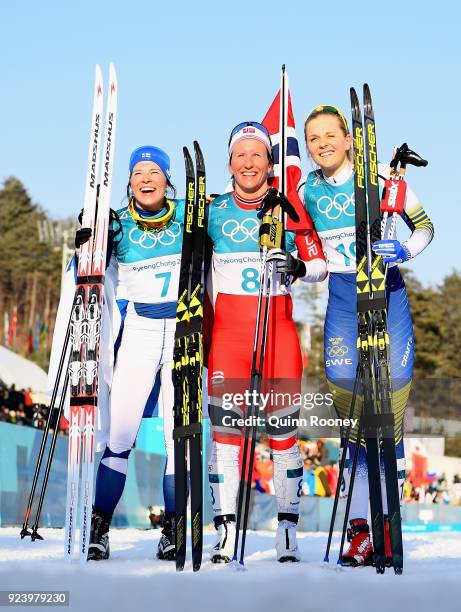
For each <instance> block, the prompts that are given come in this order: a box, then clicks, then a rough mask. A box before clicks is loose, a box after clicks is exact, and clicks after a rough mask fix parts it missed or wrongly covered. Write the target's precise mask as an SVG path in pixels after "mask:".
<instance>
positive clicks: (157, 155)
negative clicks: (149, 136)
mask: <svg viewBox="0 0 461 612" xmlns="http://www.w3.org/2000/svg"><path fill="white" fill-rule="evenodd" d="M144 161H146V162H154V163H155V164H157V166H158V167H159V168H160V169H161V171H162V172H163V174H164V175H165V176H166V178H167V179H168V180H169V179H170V177H171V172H170V158H169V157H168V155H167V154H166V153H165V151H162V149H159V148H158V147H151V146H149V145H147V146H144V147H138V148H137V149H135V150H134V151H133V153H132V154H131V157H130V166H129V168H130V176H131V175H132V173H133V168H134V167H135V166H136V164H137V163H139V162H144Z"/></svg>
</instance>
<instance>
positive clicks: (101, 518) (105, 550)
mask: <svg viewBox="0 0 461 612" xmlns="http://www.w3.org/2000/svg"><path fill="white" fill-rule="evenodd" d="M111 519H112V517H111V516H109V515H107V514H104V513H103V512H97V511H96V510H93V514H92V515H91V534H90V544H89V546H88V557H87V560H88V561H101V560H102V559H108V558H109V554H110V549H109V526H110V521H111Z"/></svg>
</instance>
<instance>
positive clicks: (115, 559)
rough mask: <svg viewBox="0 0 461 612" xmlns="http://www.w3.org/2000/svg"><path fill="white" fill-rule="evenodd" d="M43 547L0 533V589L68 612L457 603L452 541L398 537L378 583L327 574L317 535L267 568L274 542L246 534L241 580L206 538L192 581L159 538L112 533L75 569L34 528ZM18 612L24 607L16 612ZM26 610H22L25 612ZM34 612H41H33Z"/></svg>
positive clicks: (353, 574) (454, 606)
mask: <svg viewBox="0 0 461 612" xmlns="http://www.w3.org/2000/svg"><path fill="white" fill-rule="evenodd" d="M40 533H41V534H42V535H43V536H44V538H45V540H44V541H43V542H40V541H36V542H31V541H30V540H29V539H27V540H22V541H21V540H20V538H19V528H2V529H0V589H1V590H38V589H40V590H61V589H62V590H68V591H70V608H69V609H70V610H82V611H85V612H93V611H97V612H103V611H106V610H107V611H108V612H119V611H120V612H121V611H125V610H127V611H128V610H135V611H136V612H142V611H144V610H146V611H147V610H152V611H158V612H160V611H161V612H170V611H174V612H176V610H178V612H195V611H201V612H202V611H203V612H205V611H208V610H212V611H213V610H215V611H216V612H218V611H219V612H227V611H229V612H231V611H232V612H246V611H248V612H256V611H257V610H264V611H265V612H272V611H277V612H279V611H284V610H286V611H287V612H298V611H299V612H310V611H313V612H314V611H315V612H327V611H328V612H329V611H332V612H349V611H351V612H372V611H373V612H375V611H383V612H384V611H385V612H387V611H389V612H396V611H397V610H413V609H417V610H418V612H426V611H427V612H434V610H444V612H450V611H452V610H453V611H455V610H459V609H460V602H461V533H450V534H447V533H440V534H439V533H437V534H406V535H405V536H404V545H405V569H404V575H403V576H395V575H394V572H393V571H392V570H390V571H389V570H388V571H386V573H385V574H384V575H383V576H378V575H377V574H376V572H375V570H374V569H373V568H371V567H367V568H360V569H343V570H340V571H337V570H336V569H335V565H336V557H337V551H338V546H339V542H338V537H335V542H334V546H333V549H332V554H331V564H330V565H331V567H325V566H324V565H323V564H322V563H321V560H322V559H323V554H324V548H325V542H326V536H325V534H323V533H305V534H300V535H299V536H298V539H299V546H300V549H301V552H302V555H303V560H302V562H301V563H297V564H279V563H277V562H276V560H275V550H274V534H273V533H269V532H258V533H256V532H250V534H249V537H248V539H247V554H246V567H247V571H245V572H237V571H235V570H232V569H231V568H230V567H228V566H222V565H220V566H216V565H212V564H211V563H210V562H209V561H208V558H209V551H210V548H211V545H212V543H213V542H214V539H215V536H214V534H211V533H209V534H206V536H205V545H204V562H203V565H202V569H201V570H200V572H198V573H195V574H194V573H193V572H192V570H191V569H190V563H188V565H187V566H186V570H185V571H184V572H183V573H181V574H178V573H176V572H175V568H174V563H169V562H164V561H163V562H162V561H157V560H155V559H154V550H155V549H156V545H157V540H158V538H159V537H160V530H150V531H141V530H136V529H113V530H111V533H110V543H111V558H110V559H109V561H101V562H99V563H95V562H93V563H89V564H87V565H85V566H80V565H79V563H78V561H75V562H74V563H73V564H72V565H68V566H67V565H65V564H64V561H63V539H64V532H63V530H60V529H43V530H42V531H41V532H40ZM21 609H22V608H21ZM24 609H25V608H24ZM29 609H30V608H29ZM41 609H43V608H41Z"/></svg>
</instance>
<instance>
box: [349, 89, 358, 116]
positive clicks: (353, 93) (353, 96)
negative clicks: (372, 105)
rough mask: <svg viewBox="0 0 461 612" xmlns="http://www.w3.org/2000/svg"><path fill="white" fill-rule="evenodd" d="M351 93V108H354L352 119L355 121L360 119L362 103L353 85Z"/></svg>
mask: <svg viewBox="0 0 461 612" xmlns="http://www.w3.org/2000/svg"><path fill="white" fill-rule="evenodd" d="M350 94H351V110H352V119H353V120H354V121H360V104H359V98H358V96H357V92H356V91H355V89H354V88H353V87H351V88H350Z"/></svg>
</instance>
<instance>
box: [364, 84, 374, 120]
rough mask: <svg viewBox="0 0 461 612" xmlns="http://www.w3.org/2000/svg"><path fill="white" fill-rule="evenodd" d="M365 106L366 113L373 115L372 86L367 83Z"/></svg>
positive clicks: (365, 86)
mask: <svg viewBox="0 0 461 612" xmlns="http://www.w3.org/2000/svg"><path fill="white" fill-rule="evenodd" d="M363 106H364V109H363V110H364V112H365V114H366V115H368V116H370V117H373V102H372V100H371V92H370V88H369V87H368V84H367V83H365V84H364V86H363Z"/></svg>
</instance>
